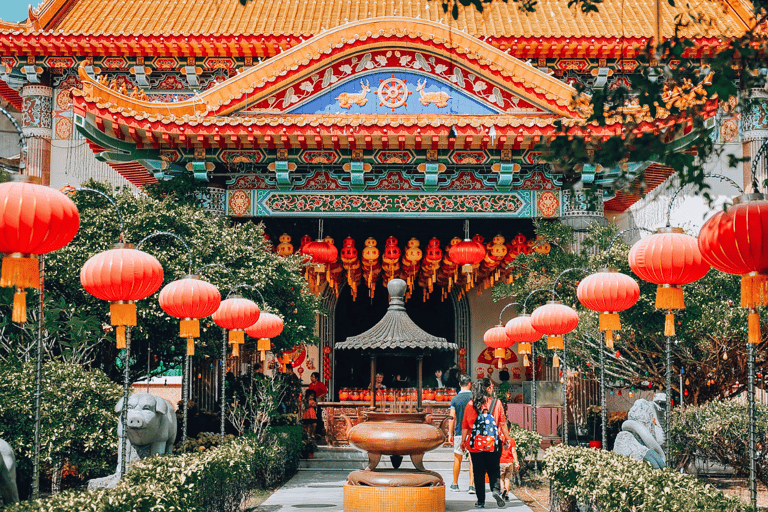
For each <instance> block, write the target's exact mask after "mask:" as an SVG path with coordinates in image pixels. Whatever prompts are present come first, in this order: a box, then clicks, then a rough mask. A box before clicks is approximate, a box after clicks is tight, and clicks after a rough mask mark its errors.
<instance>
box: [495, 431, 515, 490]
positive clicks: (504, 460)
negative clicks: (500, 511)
mask: <svg viewBox="0 0 768 512" xmlns="http://www.w3.org/2000/svg"><path fill="white" fill-rule="evenodd" d="M507 428H509V427H507ZM499 462H500V463H501V466H500V468H499V479H500V480H501V488H502V490H503V491H502V493H501V497H502V498H504V499H505V500H506V501H509V492H510V490H511V487H512V484H511V482H510V480H511V479H512V477H514V476H515V473H517V472H518V471H520V461H519V460H518V459H517V448H516V444H515V440H514V439H512V438H510V439H509V444H508V445H507V447H506V448H504V449H503V450H502V451H501V459H500V460H499Z"/></svg>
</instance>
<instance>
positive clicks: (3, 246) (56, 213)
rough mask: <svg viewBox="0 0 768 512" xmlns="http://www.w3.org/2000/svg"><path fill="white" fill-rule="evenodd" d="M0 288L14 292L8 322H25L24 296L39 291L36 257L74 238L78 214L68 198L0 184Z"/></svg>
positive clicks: (26, 185)
mask: <svg viewBox="0 0 768 512" xmlns="http://www.w3.org/2000/svg"><path fill="white" fill-rule="evenodd" d="M0 204H2V205H3V209H2V212H0V252H2V253H3V254H4V255H5V257H4V258H3V264H2V273H1V274H0V286H4V287H11V286H12V287H14V288H16V294H15V295H14V298H13V314H12V320H13V321H14V322H18V323H24V322H26V321H27V305H26V296H27V292H25V291H24V288H40V273H39V271H38V270H39V266H38V265H39V264H38V260H37V257H36V256H38V255H40V254H46V253H49V252H53V251H56V250H58V249H61V248H62V247H64V246H65V245H67V244H68V243H69V242H71V241H72V239H73V238H74V237H75V235H76V234H77V230H78V229H79V228H80V214H79V213H78V211H77V207H76V206H75V203H73V202H72V200H71V199H70V198H68V197H67V196H65V195H64V194H62V193H61V192H59V191H58V190H54V189H52V188H49V187H45V186H43V185H36V184H34V183H26V182H20V181H12V182H7V183H3V184H0Z"/></svg>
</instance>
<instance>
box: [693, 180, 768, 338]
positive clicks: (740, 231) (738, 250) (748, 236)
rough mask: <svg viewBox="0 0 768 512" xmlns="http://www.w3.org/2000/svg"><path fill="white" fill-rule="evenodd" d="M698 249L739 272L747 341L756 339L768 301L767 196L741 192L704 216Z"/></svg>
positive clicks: (717, 264) (717, 263)
mask: <svg viewBox="0 0 768 512" xmlns="http://www.w3.org/2000/svg"><path fill="white" fill-rule="evenodd" d="M699 250H700V251H701V256H702V257H703V258H704V260H705V261H706V262H707V263H709V264H710V265H712V266H713V267H714V268H716V269H717V270H720V271H721V272H725V273H728V274H737V275H740V276H741V307H743V308H748V309H749V334H748V340H749V343H759V342H760V341H761V340H762V335H761V333H760V314H759V313H758V312H757V308H758V307H760V306H765V305H767V304H768V198H766V196H764V195H763V194H744V195H742V196H740V197H737V198H735V199H734V200H733V206H731V207H730V208H728V210H726V211H724V212H718V213H717V214H716V215H715V216H713V217H712V218H710V219H709V220H707V222H705V223H704V225H703V226H702V228H701V231H700V232H699Z"/></svg>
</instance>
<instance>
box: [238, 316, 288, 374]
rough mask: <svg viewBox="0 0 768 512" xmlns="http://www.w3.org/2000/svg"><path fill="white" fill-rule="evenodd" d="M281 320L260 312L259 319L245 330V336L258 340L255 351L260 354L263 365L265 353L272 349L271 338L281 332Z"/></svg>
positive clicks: (282, 324) (282, 325)
mask: <svg viewBox="0 0 768 512" xmlns="http://www.w3.org/2000/svg"><path fill="white" fill-rule="evenodd" d="M284 325H285V324H284V323H283V319H282V318H280V317H279V316H277V315H275V314H273V313H268V312H266V311H262V312H261V315H259V319H258V320H257V321H256V323H254V324H253V325H251V326H250V327H248V328H247V329H246V330H245V334H247V335H248V336H250V337H251V338H256V339H257V340H258V342H257V345H256V350H258V351H259V352H260V353H261V362H262V364H263V363H264V360H265V357H266V352H267V351H269V350H271V349H272V341H271V339H272V338H276V337H277V336H279V335H280V334H281V333H282V332H283V327H284Z"/></svg>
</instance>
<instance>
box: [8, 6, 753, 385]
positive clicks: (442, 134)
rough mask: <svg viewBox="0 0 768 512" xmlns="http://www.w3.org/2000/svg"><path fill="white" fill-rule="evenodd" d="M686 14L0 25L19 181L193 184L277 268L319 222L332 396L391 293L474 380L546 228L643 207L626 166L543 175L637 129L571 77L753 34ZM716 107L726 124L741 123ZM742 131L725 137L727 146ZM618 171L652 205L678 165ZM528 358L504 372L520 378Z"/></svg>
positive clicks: (40, 11)
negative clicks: (499, 297)
mask: <svg viewBox="0 0 768 512" xmlns="http://www.w3.org/2000/svg"><path fill="white" fill-rule="evenodd" d="M678 4H683V3H680V2H678V3H676V5H675V6H670V5H669V3H668V2H661V6H660V8H661V11H660V12H661V16H660V18H659V19H658V20H656V19H655V17H654V14H653V4H652V3H651V2H645V1H639V0H622V1H619V0H605V1H604V2H603V3H601V4H600V5H599V12H598V13H592V14H585V13H582V12H581V11H580V10H579V9H578V8H576V7H573V8H570V9H569V8H568V6H567V0H543V1H540V2H539V3H538V5H537V7H536V11H535V12H534V13H526V12H523V11H521V10H519V9H518V5H517V4H516V3H514V2H508V3H507V2H501V1H494V2H492V3H490V4H484V6H485V9H484V11H483V13H479V12H477V11H476V10H475V9H474V8H472V7H467V8H460V9H459V15H458V19H454V18H453V17H452V16H451V14H450V12H448V13H446V12H444V9H443V5H442V3H440V2H437V1H428V0H408V1H404V0H365V1H364V0H357V1H354V2H353V1H351V0H321V1H317V2H306V1H298V0H275V1H269V2H268V1H263V0H252V1H250V2H248V3H247V4H246V5H245V6H242V5H240V3H239V2H238V0H219V1H217V2H210V1H208V0H187V1H185V2H178V1H169V0H125V1H120V2H117V1H104V0H48V1H47V2H45V3H44V4H42V5H41V6H40V7H38V8H37V9H30V12H29V18H28V19H27V20H26V21H25V22H21V23H9V22H0V56H1V57H0V59H1V61H2V66H0V97H2V98H3V102H2V105H3V106H4V107H5V109H6V110H8V111H9V112H20V113H21V115H20V123H19V124H20V130H21V132H22V134H23V139H24V141H25V142H24V143H25V144H26V147H27V152H26V158H24V159H23V164H24V167H23V172H24V173H25V174H28V175H30V176H31V177H33V179H35V180H37V181H39V182H41V183H45V184H50V185H51V186H55V187H57V188H60V187H63V186H64V185H67V184H77V182H79V181H84V180H85V179H87V178H90V177H96V178H102V179H107V178H108V179H109V180H110V181H112V182H113V183H115V184H120V183H124V184H126V183H128V184H130V185H131V186H135V187H137V188H139V189H140V188H141V187H142V186H144V185H146V184H148V183H153V182H156V181H157V180H163V179H166V178H168V177H170V176H173V175H178V174H181V173H191V174H193V175H194V176H195V177H196V178H198V179H200V180H201V182H204V183H206V184H207V194H206V195H205V197H203V198H202V200H203V201H204V203H205V205H206V208H207V209H208V210H210V211H211V212H212V213H213V214H218V215H223V216H227V217H230V218H232V219H233V220H236V221H243V222H244V221H257V222H264V225H265V230H266V232H267V234H268V235H269V236H270V238H271V239H272V240H273V243H274V245H275V246H276V249H277V250H278V251H284V252H285V253H290V252H292V251H295V250H298V249H299V247H300V246H301V245H303V244H304V243H306V242H307V240H306V239H305V240H304V241H302V237H303V236H304V235H311V238H315V234H316V233H317V232H318V221H319V220H322V221H323V232H322V235H327V236H330V237H331V238H332V239H333V241H334V244H335V246H336V248H337V249H338V251H339V256H338V258H336V259H334V260H333V261H329V262H328V263H327V264H326V265H325V266H324V267H323V268H317V267H310V268H308V269H307V279H308V281H309V282H310V285H311V287H313V288H314V289H315V290H316V291H317V292H318V293H321V294H322V296H323V304H324V307H325V309H326V310H327V311H328V315H326V316H322V317H321V318H320V319H319V325H318V334H319V337H320V340H321V345H320V347H319V349H317V350H315V352H314V355H313V357H314V363H312V364H313V365H314V367H316V368H317V369H319V370H321V372H322V373H323V376H322V378H323V379H324V380H328V381H330V382H331V383H332V384H333V385H334V386H335V387H336V389H337V390H338V388H340V387H342V386H350V385H362V384H365V385H367V381H365V383H363V382H362V380H361V379H362V377H360V375H357V374H356V373H355V368H356V364H357V362H356V361H355V360H354V358H353V357H352V356H350V358H348V359H345V360H343V361H334V360H333V357H335V356H334V351H333V350H332V349H333V346H334V344H335V343H336V342H339V341H343V340H344V339H346V338H347V337H349V336H352V335H355V334H359V333H360V332H364V331H365V330H367V329H368V328H370V327H371V326H372V325H374V324H375V323H376V322H377V321H378V320H379V319H380V318H381V316H382V314H383V312H384V310H385V309H386V305H387V296H386V289H385V288H386V287H385V286H384V283H385V282H386V281H387V280H388V279H391V278H393V277H402V278H403V279H405V280H406V281H407V282H408V283H409V300H408V311H409V314H410V315H411V316H412V318H413V319H414V320H415V321H416V322H417V324H419V326H420V327H421V328H423V329H424V330H426V331H428V332H429V333H430V334H433V335H435V336H440V337H444V338H446V339H447V340H448V341H449V342H451V343H456V345H457V347H458V349H457V351H456V353H451V354H450V355H449V356H447V358H446V359H445V360H440V361H437V360H435V361H434V362H433V365H432V366H431V367H430V366H429V365H426V363H425V365H426V366H425V375H428V374H429V372H430V370H432V371H433V370H434V369H437V368H442V369H443V370H445V369H446V368H447V367H449V366H451V365H452V364H454V363H458V364H459V365H460V366H461V368H462V369H463V370H464V371H468V372H470V373H472V374H480V373H484V372H488V371H489V368H492V367H493V366H492V365H491V363H492V362H493V355H492V352H489V351H487V350H485V345H483V343H482V333H483V331H484V330H485V329H487V328H488V327H489V326H491V325H494V324H495V323H496V319H497V317H498V313H499V311H500V309H501V307H502V306H503V304H494V303H493V302H492V300H491V297H490V289H489V288H490V287H491V286H493V284H494V283H496V282H499V281H503V280H505V279H508V278H509V277H510V276H509V272H508V270H507V265H508V264H509V263H510V262H511V261H513V260H514V257H515V256H516V255H517V254H519V253H521V252H527V251H530V250H546V248H544V247H538V246H535V244H534V243H533V242H532V241H531V238H532V237H533V220H534V219H552V220H560V221H562V222H566V223H569V224H570V225H571V226H573V227H574V228H576V229H577V230H583V229H585V228H586V226H587V225H588V224H589V223H591V222H606V220H605V217H606V216H607V215H616V214H618V213H621V212H625V211H627V209H628V208H630V207H631V206H632V205H633V204H634V203H635V202H637V201H638V200H639V199H640V195H639V192H638V193H637V194H633V193H628V192H622V191H615V190H614V181H615V179H616V177H617V176H618V175H619V174H620V170H619V169H611V168H602V167H600V166H594V167H592V168H589V167H588V168H585V169H584V172H583V175H582V181H583V182H584V183H585V184H590V185H593V186H594V187H593V188H592V190H594V191H596V192H594V193H595V194H596V197H597V200H596V201H595V200H594V198H593V199H590V198H588V197H586V195H585V193H572V192H571V191H569V190H567V189H565V188H564V186H563V182H562V179H561V177H560V176H559V175H558V174H557V173H556V172H554V171H553V169H551V168H550V166H549V165H548V164H546V163H544V162H542V161H540V159H539V156H540V154H541V153H540V151H539V150H538V149H537V147H538V146H539V144H540V143H542V142H546V141H549V140H552V138H554V137H583V138H585V139H588V140H592V141H600V140H607V138H608V137H610V136H612V135H614V134H620V133H622V130H623V126H622V125H621V123H620V122H619V121H616V122H615V123H613V124H608V125H606V126H597V125H591V124H587V123H586V122H585V119H586V118H587V117H588V112H587V111H586V110H585V107H584V106H583V103H582V102H579V101H575V100H574V93H575V91H576V89H575V87H574V85H576V84H577V83H578V84H583V85H588V86H591V87H594V88H602V87H608V88H615V87H619V86H621V85H630V84H631V83H632V80H633V74H634V73H636V70H637V68H638V66H639V64H638V57H639V55H640V54H641V52H642V51H643V50H644V48H645V47H646V46H647V45H648V44H649V42H650V41H651V40H652V39H653V38H654V34H660V35H661V36H662V37H664V36H671V35H672V34H673V30H674V23H675V19H678V18H680V17H683V18H685V17H688V18H689V19H690V22H689V23H688V24H687V25H686V26H684V27H683V28H682V30H683V31H684V32H685V33H684V35H685V36H686V37H688V38H690V39H692V40H693V41H695V43H696V45H695V47H694V48H693V49H692V50H691V51H692V52H695V54H696V56H699V57H701V58H702V59H704V58H706V56H707V55H708V52H710V51H711V48H712V47H714V46H716V45H717V44H719V41H718V36H719V35H721V34H724V33H730V34H733V33H743V32H744V30H745V28H746V27H747V24H748V21H749V18H750V14H749V12H750V11H749V10H748V9H747V6H746V5H745V4H743V3H742V2H741V1H740V0H727V1H726V2H718V1H714V0H705V1H702V2H699V3H698V4H697V5H696V13H697V15H698V16H697V17H694V16H692V15H691V13H690V12H686V10H685V9H687V7H685V6H684V5H678ZM657 21H658V23H657ZM669 98H670V100H669V101H670V102H672V101H675V100H676V99H675V97H674V93H673V92H670V96H669ZM632 108H634V110H632ZM632 108H630V109H629V111H631V112H632V113H634V115H635V116H636V117H637V118H638V119H641V120H642V122H641V123H640V125H639V128H638V129H640V130H664V129H665V127H666V126H668V124H669V123H671V121H670V119H669V113H668V111H666V110H665V109H664V108H660V109H659V113H658V114H657V116H656V118H653V117H651V116H650V115H649V114H648V112H647V111H645V110H643V109H642V108H640V107H632ZM715 109H716V107H715V106H714V105H713V106H712V110H711V112H710V114H711V115H712V118H711V120H712V123H713V126H715V123H726V124H727V123H728V121H729V120H727V119H726V120H722V119H720V118H718V117H717V116H716V115H715V114H716V111H715ZM560 122H562V124H563V128H558V126H559V125H558V123H560ZM723 126H725V125H723ZM734 126H736V125H734ZM731 128H732V127H730V125H729V129H728V131H726V130H725V129H723V130H718V132H717V136H718V137H720V136H722V137H724V138H725V137H731V139H730V140H733V138H734V137H738V126H736V132H735V133H734V132H733V130H732V129H731ZM669 143H670V144H675V145H676V146H677V147H680V148H684V147H685V145H686V144H687V143H688V141H687V140H686V135H685V133H678V134H676V135H675V136H674V137H670V140H669ZM94 158H95V159H94ZM623 170H624V171H627V172H629V176H630V179H632V178H633V177H634V179H635V180H636V181H637V182H638V183H639V182H640V181H642V182H643V184H644V186H645V187H646V191H648V190H653V189H654V188H656V187H657V186H658V185H660V184H661V183H663V182H664V181H665V180H667V178H669V177H670V176H671V175H672V173H673V171H672V169H669V168H665V167H663V166H661V165H659V164H657V163H654V162H652V161H645V162H629V163H627V167H626V169H623ZM467 220H468V221H469V230H470V236H475V235H476V234H477V237H476V240H477V241H479V242H480V243H481V244H482V246H483V247H484V249H485V253H484V254H482V256H481V258H480V261H479V262H476V263H475V264H474V267H470V268H471V272H468V273H463V272H462V271H461V269H457V265H456V263H455V262H452V261H451V260H450V259H449V258H447V257H446V254H447V250H448V247H449V246H450V244H451V240H452V239H454V238H458V240H461V239H463V238H465V231H464V222H465V221H467ZM284 234H285V235H286V236H283V235H284ZM278 244H279V245H278ZM484 291H485V293H483V292H484ZM505 321H506V319H505ZM308 359H311V358H308ZM521 359H522V358H518V357H517V355H516V354H515V353H514V352H511V351H510V354H509V355H508V357H507V358H506V359H505V364H508V365H509V368H510V371H511V373H512V381H513V382H520V381H521V380H524V378H525V375H524V369H523V368H522V361H521ZM384 365H386V362H384ZM366 368H367V363H366V364H362V370H361V371H362V375H365V372H366V371H367V370H366ZM515 368H516V370H514V369H515ZM512 370H514V371H512ZM521 370H522V373H521ZM387 371H389V373H394V370H387ZM308 374H309V372H307V375H308ZM336 378H338V379H339V380H338V382H335V383H334V379H336ZM366 378H367V376H366ZM358 381H360V382H359V383H358Z"/></svg>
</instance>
